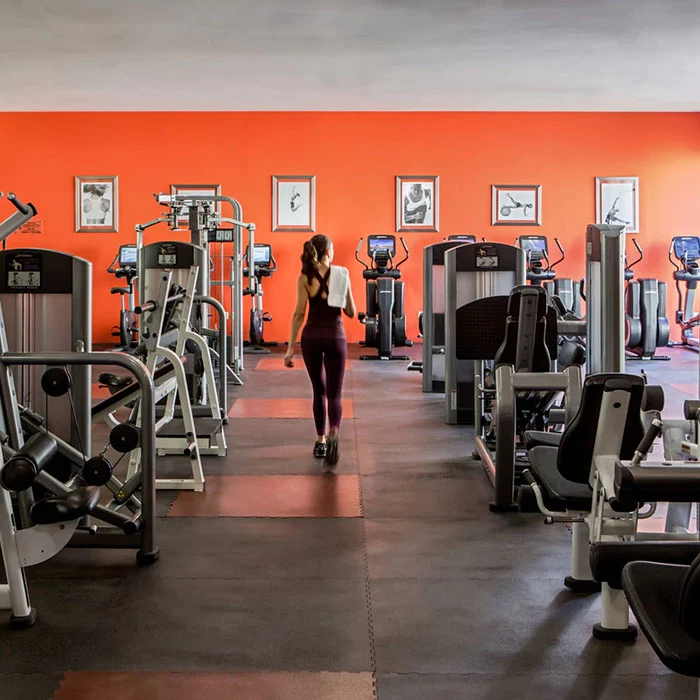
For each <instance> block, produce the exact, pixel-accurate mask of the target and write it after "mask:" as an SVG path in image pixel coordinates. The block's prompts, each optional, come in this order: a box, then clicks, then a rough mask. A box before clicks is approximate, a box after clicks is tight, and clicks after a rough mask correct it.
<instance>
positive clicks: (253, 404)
mask: <svg viewBox="0 0 700 700" xmlns="http://www.w3.org/2000/svg"><path fill="white" fill-rule="evenodd" d="M228 415H229V417H231V418H307V419H308V418H309V417H311V415H312V413H311V400H310V399H246V398H241V399H236V402H235V403H234V404H233V406H232V407H231V410H230V411H229V413H228ZM354 417H355V411H354V407H353V402H352V400H351V399H343V420H346V419H350V418H354Z"/></svg>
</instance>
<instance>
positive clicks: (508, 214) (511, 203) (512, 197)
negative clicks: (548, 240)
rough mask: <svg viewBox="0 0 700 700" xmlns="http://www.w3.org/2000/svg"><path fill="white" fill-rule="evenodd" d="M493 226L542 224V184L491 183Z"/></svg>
mask: <svg viewBox="0 0 700 700" xmlns="http://www.w3.org/2000/svg"><path fill="white" fill-rule="evenodd" d="M491 225H492V226H541V225H542V186H541V185H491Z"/></svg>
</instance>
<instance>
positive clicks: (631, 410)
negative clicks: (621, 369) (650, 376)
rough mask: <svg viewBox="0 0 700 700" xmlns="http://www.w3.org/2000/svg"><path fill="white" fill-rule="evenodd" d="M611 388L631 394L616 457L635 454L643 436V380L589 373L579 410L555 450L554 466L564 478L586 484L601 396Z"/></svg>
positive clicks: (623, 457)
mask: <svg viewBox="0 0 700 700" xmlns="http://www.w3.org/2000/svg"><path fill="white" fill-rule="evenodd" d="M612 390H615V391H619V390H624V391H628V392H629V394H630V398H629V406H628V410H627V419H626V422H625V432H624V435H623V436H622V445H621V448H620V454H619V457H620V459H632V457H633V456H634V451H635V450H636V449H637V446H638V445H639V443H640V442H641V440H642V437H644V425H643V423H642V400H643V398H644V379H643V378H642V377H639V376H636V375H633V374H590V375H588V377H586V381H585V382H584V383H583V391H582V393H581V404H580V406H579V409H578V413H577V414H576V417H575V418H574V419H573V421H571V423H570V424H569V425H568V426H567V427H566V430H565V431H564V434H563V435H562V439H561V445H560V447H559V451H558V452H557V469H558V470H559V473H560V474H561V475H562V476H563V477H564V478H565V479H568V480H569V481H574V482H576V483H578V484H587V483H588V480H589V476H590V471H591V463H592V461H593V450H594V448H595V437H596V433H597V432H598V421H599V419H600V410H601V405H602V403H603V396H604V394H605V392H606V391H612Z"/></svg>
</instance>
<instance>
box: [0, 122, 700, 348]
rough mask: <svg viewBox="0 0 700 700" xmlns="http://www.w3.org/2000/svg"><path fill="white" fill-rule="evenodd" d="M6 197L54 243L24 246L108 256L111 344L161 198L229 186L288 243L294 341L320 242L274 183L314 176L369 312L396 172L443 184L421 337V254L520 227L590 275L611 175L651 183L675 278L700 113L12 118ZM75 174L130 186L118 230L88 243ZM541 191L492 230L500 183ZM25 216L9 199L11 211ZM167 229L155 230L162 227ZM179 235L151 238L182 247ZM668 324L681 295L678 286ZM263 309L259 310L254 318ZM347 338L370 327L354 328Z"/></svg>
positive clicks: (649, 269) (281, 310)
mask: <svg viewBox="0 0 700 700" xmlns="http://www.w3.org/2000/svg"><path fill="white" fill-rule="evenodd" d="M0 133H2V134H3V136H2V138H0V190H3V191H13V190H14V191H16V192H17V193H18V194H19V195H20V196H21V197H23V198H25V199H28V200H31V201H32V202H34V204H35V205H36V206H37V208H38V209H39V212H40V218H42V219H43V220H44V222H45V233H44V234H43V236H41V237H40V236H37V235H29V234H26V235H15V236H13V237H12V238H11V239H10V240H9V242H8V244H9V246H10V247H22V246H43V247H51V248H56V249H58V250H64V251H68V252H71V253H75V254H77V255H81V256H83V257H85V258H87V259H88V260H91V261H92V262H93V265H94V267H93V275H94V302H93V303H94V309H95V311H94V314H95V316H94V338H95V341H97V342H100V341H106V340H109V331H110V328H111V326H112V325H113V324H114V323H116V320H117V315H118V300H117V298H116V297H111V296H110V295H109V292H108V290H109V287H110V286H112V285H113V284H114V283H115V282H114V278H113V277H112V276H111V275H108V274H107V273H106V272H105V268H106V267H107V265H108V264H109V262H110V261H111V259H112V257H113V256H114V254H115V252H116V249H117V247H118V246H119V244H121V243H125V242H133V241H134V240H135V234H134V224H136V223H137V222H145V221H148V220H150V219H152V218H155V217H156V216H157V215H158V213H159V211H160V208H159V207H158V206H157V205H156V204H155V202H154V201H153V199H152V198H151V193H152V192H156V191H167V190H168V188H169V185H170V184H171V183H178V182H179V183H211V182H215V183H221V185H222V190H223V193H224V194H227V195H229V196H232V197H235V198H237V199H239V200H240V201H241V203H242V204H243V208H244V214H245V218H246V219H247V220H249V221H254V222H256V224H257V226H258V234H257V239H258V240H259V241H263V242H270V243H272V245H273V246H274V252H275V256H276V258H277V261H278V265H279V271H278V272H277V274H276V275H275V276H274V277H273V278H272V279H270V280H266V281H265V308H266V310H268V311H270V312H271V313H272V314H273V316H274V321H273V323H272V324H270V325H269V326H268V327H267V329H266V337H267V338H268V339H269V340H272V339H277V340H283V339H285V338H286V335H287V332H288V325H289V318H290V314H291V311H292V309H293V306H294V289H295V279H296V277H297V275H298V272H299V254H300V252H301V246H302V243H303V241H304V240H305V239H306V238H307V237H308V235H305V234H297V233H271V176H272V175H285V174H288V175H296V174H314V175H316V183H317V204H316V220H317V231H319V232H323V233H328V234H330V235H331V236H332V237H333V239H334V241H335V248H336V262H337V263H338V264H341V265H346V266H347V267H349V268H350V270H351V272H352V280H353V286H354V290H355V296H356V299H357V300H358V307H359V308H360V310H362V309H363V308H364V301H363V298H364V297H363V295H364V285H363V281H362V277H361V268H360V266H359V265H358V264H357V263H356V262H355V261H354V259H353V252H354V249H355V247H356V245H357V242H358V239H359V237H360V236H366V235H367V234H368V233H391V232H393V231H394V223H395V194H394V176H395V175H397V174H419V175H423V174H425V175H434V174H436V175H439V176H440V233H432V234H416V233H407V234H404V235H405V237H406V240H407V243H408V246H409V248H410V251H411V256H412V257H411V259H410V261H409V262H408V263H407V264H406V265H405V266H404V268H403V269H404V279H405V282H406V287H407V295H406V305H407V315H408V319H409V334H410V335H411V336H413V337H415V334H416V330H417V329H416V313H417V311H418V310H419V309H420V308H421V299H422V296H421V295H422V290H421V284H422V282H421V264H422V263H421V261H422V248H423V246H425V245H427V244H428V243H431V242H435V241H438V240H441V239H442V238H443V237H444V236H446V235H447V234H450V233H475V234H477V235H479V236H482V235H483V236H486V237H487V238H489V239H491V240H499V241H504V242H512V241H513V239H514V237H515V236H516V235H518V234H520V233H542V234H544V235H547V236H550V237H553V236H558V237H559V238H560V240H561V241H562V244H563V245H564V247H565V248H566V250H567V253H568V257H567V260H566V262H565V263H564V264H562V265H561V266H560V274H561V275H562V276H575V277H579V276H582V275H583V252H584V251H583V239H584V233H585V227H586V224H587V223H589V222H591V221H593V220H594V217H595V185H594V178H595V177H596V176H628V175H629V176H633V175H636V176H639V178H640V219H641V223H640V233H639V234H638V235H637V238H638V240H639V242H640V244H641V245H642V247H643V248H644V251H645V256H646V258H645V261H644V263H642V264H640V265H639V266H638V267H637V272H638V275H640V276H657V277H659V278H661V279H665V280H667V281H671V266H670V264H669V262H668V260H667V257H666V253H667V249H668V242H669V238H670V237H671V236H672V235H674V234H698V233H700V226H698V225H697V223H696V222H697V217H698V213H697V189H698V183H700V115H698V114H628V113H624V114H623V113H619V114H604V113H478V112H473V113H456V112H439V113H429V112H418V113H337V112H336V113H332V112H322V113H298V112H297V113H270V112H265V113H256V112H240V113H223V112H222V113H27V114H25V113H0ZM75 175H118V176H119V222H120V232H119V233H112V234H110V233H102V234H85V233H74V192H73V177H74V176H75ZM494 183H496V184H518V183H521V184H541V185H542V196H543V202H542V204H543V207H542V210H543V215H542V226H541V227H539V228H536V227H529V226H524V227H513V226H508V227H492V226H491V225H490V221H491V198H490V197H491V195H490V186H491V184H494ZM9 212H10V208H9V205H8V204H7V203H6V202H2V201H0V217H2V218H4V216H5V215H7V214H8V213H9ZM152 231H153V230H152ZM167 237H169V233H168V231H167V229H166V228H162V230H161V231H158V233H157V234H156V233H155V232H153V233H151V234H150V235H149V239H148V240H158V239H159V238H161V239H162V238H167ZM669 292H670V294H669V314H672V310H673V309H674V308H675V291H674V290H673V289H672V288H671V289H669ZM247 308H248V302H247V301H246V309H247ZM346 328H347V329H348V337H349V338H350V339H352V340H359V339H360V338H361V336H362V328H361V327H360V325H359V324H358V323H357V322H356V321H353V322H348V323H346Z"/></svg>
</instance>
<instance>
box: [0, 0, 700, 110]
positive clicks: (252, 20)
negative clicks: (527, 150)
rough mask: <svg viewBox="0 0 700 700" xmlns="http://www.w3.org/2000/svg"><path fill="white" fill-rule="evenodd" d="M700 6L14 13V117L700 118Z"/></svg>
mask: <svg viewBox="0 0 700 700" xmlns="http://www.w3.org/2000/svg"><path fill="white" fill-rule="evenodd" d="M699 78H700V0H550V1H549V2H546V1H545V0H421V2H417V1H416V0H403V1H402V2H399V1H397V0H354V2H353V1H352V0H342V1H341V0H257V1H256V0H167V1H166V0H160V1H159V0H24V1H22V0H0V111H17V110H81V111H82V110H166V111H170V110H585V111H589V110H605V111H608V110H613V111H628V110H631V111H656V110H659V111H666V110H668V111H700V79H699Z"/></svg>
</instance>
